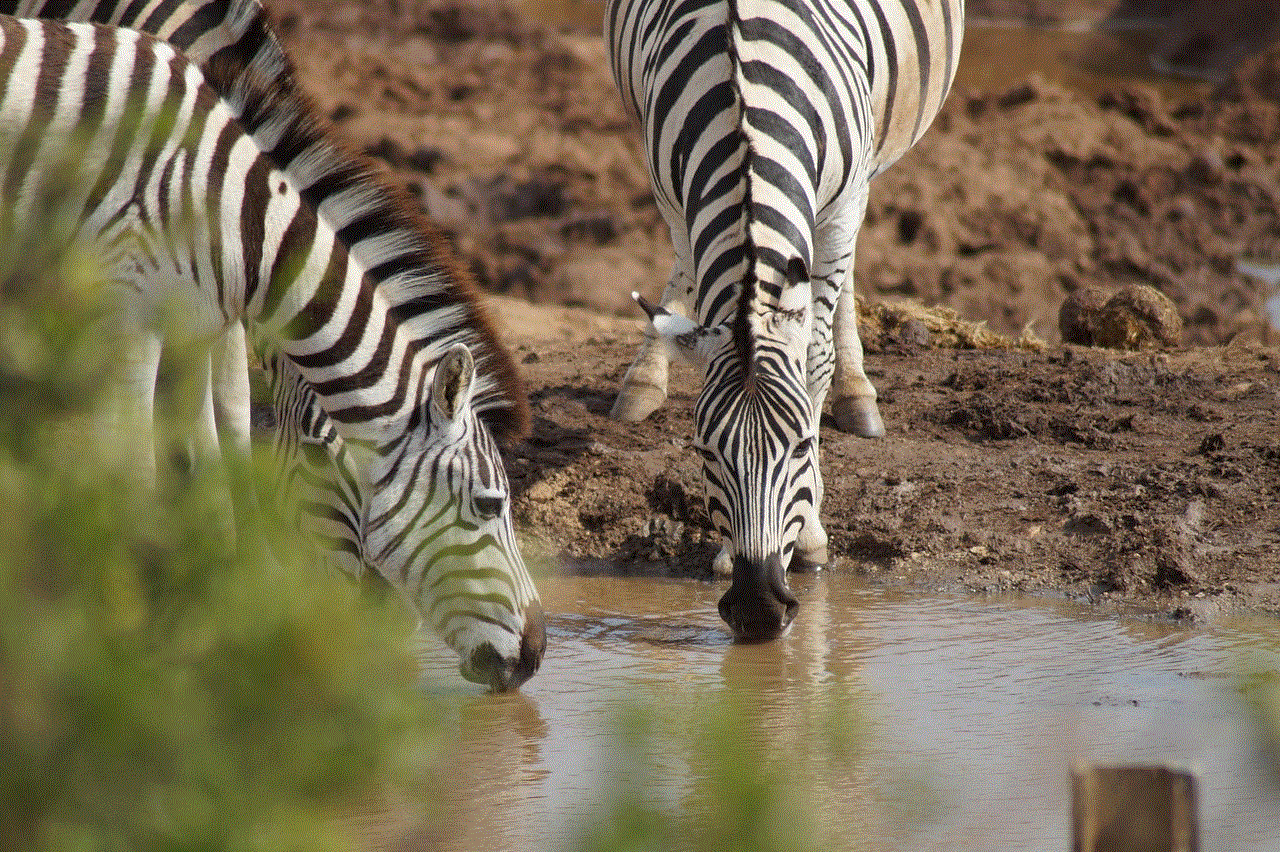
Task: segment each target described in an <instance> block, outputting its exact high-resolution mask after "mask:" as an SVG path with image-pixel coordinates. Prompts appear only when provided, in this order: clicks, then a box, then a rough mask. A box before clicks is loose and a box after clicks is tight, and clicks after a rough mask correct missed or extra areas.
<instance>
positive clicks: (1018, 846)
mask: <svg viewBox="0 0 1280 852" xmlns="http://www.w3.org/2000/svg"><path fill="white" fill-rule="evenodd" d="M540 585H541V587H542V591H543V599H544V602H545V603H546V606H547V610H548V612H549V614H550V628H549V646H548V647H549V650H548V653H547V657H546V660H545V662H544V664H543V668H542V671H541V672H540V673H539V674H538V676H537V677H535V678H534V679H533V680H532V681H530V682H529V683H528V684H527V685H526V687H525V690H524V692H523V693H521V694H517V695H507V696H487V695H477V694H475V693H474V692H472V691H471V690H470V687H467V686H464V685H462V684H461V681H460V679H459V678H457V677H456V676H454V675H453V674H452V669H453V665H454V664H453V660H452V658H451V654H450V653H449V652H447V651H444V650H435V651H431V652H428V654H427V668H428V673H429V674H428V679H427V682H426V685H425V687H424V688H425V689H426V691H427V692H428V693H429V695H430V696H431V697H432V698H433V699H438V700H440V702H441V704H442V706H444V707H445V708H446V715H447V725H446V727H447V730H448V731H449V738H450V740H451V741H452V746H451V749H452V753H451V758H450V761H449V764H448V766H449V777H448V778H447V779H446V781H447V783H446V785H445V786H446V787H447V788H451V789H454V790H459V791H465V794H464V795H459V796H456V797H454V798H453V800H451V801H450V802H449V803H448V804H447V806H446V814H447V816H446V818H445V819H444V821H443V822H444V823H445V824H447V825H449V827H450V828H449V831H448V832H445V833H443V834H441V833H438V832H437V833H433V834H432V835H431V837H430V841H431V847H430V848H438V849H459V850H463V849H480V848H484V849H495V850H503V849H510V850H537V849H545V850H558V849H565V848H568V844H569V842H570V839H571V837H572V836H573V833H574V831H575V829H576V827H577V826H579V825H581V823H582V822H583V821H584V820H587V819H589V818H591V816H592V815H593V814H594V813H596V810H595V809H596V807H597V806H598V804H599V803H600V802H601V801H602V799H605V798H607V796H608V793H609V792H610V789H611V785H612V784H615V783H617V779H618V778H619V777H620V775H621V776H623V777H625V775H626V773H627V772H628V771H630V770H631V767H628V766H625V765H619V763H620V762H622V763H625V761H626V760H627V759H629V758H627V757H626V754H627V753H626V752H625V750H621V749H620V747H619V742H618V740H617V739H616V737H615V732H616V727H617V719H618V716H619V713H621V712H622V711H623V710H624V708H626V707H628V706H630V703H629V702H631V701H632V700H633V699H637V700H639V701H640V702H642V703H643V704H644V705H646V706H650V707H653V708H655V710H656V713H657V715H660V716H662V718H663V719H664V720H665V721H664V722H662V723H661V724H660V725H659V726H658V727H659V731H658V733H659V742H658V743H657V744H656V745H655V746H654V755H653V759H654V765H655V766H656V767H657V771H658V773H659V774H658V776H657V777H656V778H654V779H653V784H654V786H655V787H658V788H660V789H657V790H656V794H657V795H658V796H659V797H660V798H665V800H667V801H669V802H672V803H677V804H678V803H679V802H681V801H682V797H684V796H686V794H687V793H688V790H689V788H690V787H691V785H693V784H694V782H695V780H696V779H697V777H698V774H699V769H698V768H697V767H698V765H699V764H698V763H697V758H696V756H692V755H691V748H692V747H691V746H690V743H689V742H688V741H687V740H682V739H681V737H682V736H686V735H687V734H688V731H689V730H690V729H689V727H688V725H687V724H685V725H683V726H682V725H681V724H680V723H679V720H681V719H685V720H686V721H687V719H688V716H689V715H690V714H694V713H697V712H699V711H700V710H701V709H702V708H705V706H706V703H705V702H706V699H707V697H708V696H713V695H732V696H735V697H738V698H741V699H743V700H744V701H745V702H746V703H747V704H748V705H749V706H750V707H751V708H752V710H753V712H752V714H751V716H750V718H751V719H752V720H753V721H752V723H751V727H752V728H753V729H752V730H744V731H743V736H744V737H750V738H752V739H753V741H756V742H758V743H759V744H761V746H762V748H763V749H764V750H765V751H766V752H769V751H772V752H774V753H776V754H777V755H778V756H779V759H782V760H790V759H792V758H791V756H792V755H794V754H797V753H800V752H803V750H804V745H805V740H806V738H807V737H810V736H813V730H812V728H811V726H812V725H813V724H814V721H813V720H814V715H813V714H812V713H810V712H806V711H807V709H808V708H810V707H811V706H813V705H816V704H818V703H821V702H823V701H826V700H829V699H830V697H831V696H832V695H842V696H848V697H849V698H850V700H852V701H856V703H857V706H858V708H859V710H860V712H861V714H862V715H863V716H865V718H866V720H867V726H866V729H865V733H864V734H863V735H862V736H863V742H862V749H861V751H860V753H859V754H858V756H857V757H856V759H854V760H852V761H850V762H847V763H844V764H835V763H832V762H831V761H827V762H823V761H821V760H818V761H816V762H812V763H804V764H798V765H801V766H802V767H803V768H805V771H808V772H810V773H811V775H809V776H807V777H805V778H804V779H803V783H804V784H805V785H806V793H807V795H811V797H812V802H813V804H814V806H815V808H816V810H817V812H818V813H819V814H820V815H822V816H823V818H830V819H835V820H841V821H843V822H847V823H848V824H849V825H851V826H852V829H851V830H856V832H857V835H856V836H857V837H858V838H859V842H858V843H857V844H856V845H851V847H850V848H870V849H878V850H880V849H884V850H896V849H901V850H917V849H943V848H945V849H960V850H966V849H972V850H983V851H984V852H996V850H1020V852H1030V851H1031V850H1040V849H1043V850H1055V852H1059V850H1063V849H1066V848H1068V847H1069V843H1070V841H1069V837H1068V817H1069V809H1070V800H1069V788H1068V771H1069V767H1070V765H1071V763H1072V761H1073V760H1077V759H1082V760H1096V761H1100V762H1121V761H1127V762H1156V761H1159V762H1163V763H1174V764H1183V765H1189V766H1191V767H1192V768H1194V769H1195V770H1196V772H1197V774H1198V777H1199V779H1200V784H1201V815H1202V841H1203V848H1204V849H1205V850H1223V852H1227V850H1271V849H1275V850H1280V831H1277V829H1276V826H1280V799H1278V797H1277V796H1278V794H1277V791H1276V788H1275V787H1274V786H1272V785H1271V782H1270V778H1269V776H1268V774H1267V770H1266V769H1265V768H1264V767H1262V766H1261V764H1260V761H1259V760H1257V759H1256V757H1257V756H1256V750H1257V747H1256V745H1255V740H1254V736H1253V733H1252V728H1251V723H1250V722H1249V720H1248V718H1247V717H1246V716H1245V714H1244V713H1243V711H1242V710H1241V706H1240V702H1239V696H1238V683H1239V680H1238V673H1239V672H1240V670H1241V667H1242V666H1247V667H1250V670H1252V669H1256V668H1259V667H1261V668H1263V669H1268V670H1271V671H1274V670H1276V669H1278V668H1280V622H1276V621H1273V620H1269V619H1261V618H1260V619H1255V620H1252V621H1249V622H1242V623H1240V624H1235V625H1231V626H1222V627H1210V628H1197V629H1187V628H1180V627H1177V626H1176V625H1171V624H1168V623H1165V622H1157V621H1150V620H1142V619H1116V618H1106V619H1100V618H1096V617H1093V616H1091V615H1090V614H1089V612H1088V611H1087V610H1084V609H1081V608H1078V607H1075V606H1072V605H1070V604H1066V603H1058V602H1046V601H998V600H997V601H983V600H978V599H973V598H967V597H920V596H917V595H906V594H901V593H897V592H892V591H885V590H870V589H866V588H862V587H861V586H859V585H858V583H857V580H856V578H852V577H848V576H843V575H840V576H825V575H801V576H800V577H797V578H796V582H795V583H794V585H795V586H796V591H797V595H798V597H799V598H800V600H801V610H800V616H799V617H798V619H797V624H796V626H795V629H793V631H792V632H791V634H790V635H789V636H788V637H786V638H785V639H784V640H782V641H779V642H773V643H764V644H760V645H736V644H733V643H732V642H730V640H729V637H728V635H727V634H726V632H725V631H724V630H723V629H722V627H721V624H720V620H719V617H718V615H717V614H716V601H717V600H718V598H719V596H720V594H721V593H722V592H723V590H724V584H722V583H719V584H710V583H697V582H691V581H675V580H660V579H653V578H639V579H632V578H619V577H574V576H555V577H548V578H544V580H543V581H542V582H541V584H540ZM673 720H675V721H673ZM411 812H415V811H414V809H413V808H406V809H404V813H411ZM404 813H400V814H399V821H397V819H395V818H394V817H395V815H394V814H393V815H391V816H388V817H386V819H385V820H384V823H385V824H386V825H384V830H383V831H380V832H371V835H370V836H371V837H372V836H377V837H380V838H382V839H385V840H388V841H389V840H390V839H391V837H394V836H405V835H408V836H410V837H413V836H414V833H415V831H421V829H415V828H414V827H413V825H412V822H413V820H411V819H406V818H405V817H404ZM391 825H394V826H395V828H394V830H388V829H387V826H391ZM384 835H385V837H384ZM418 840H419V841H422V840H423V838H422V837H421V836H419V837H418ZM386 845H387V846H392V845H395V844H393V843H390V842H388V843H387V844H386ZM414 845H415V847H420V846H421V844H420V843H417V844H414ZM423 848H425V847H423Z"/></svg>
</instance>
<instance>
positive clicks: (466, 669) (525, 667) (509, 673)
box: [459, 601, 547, 692]
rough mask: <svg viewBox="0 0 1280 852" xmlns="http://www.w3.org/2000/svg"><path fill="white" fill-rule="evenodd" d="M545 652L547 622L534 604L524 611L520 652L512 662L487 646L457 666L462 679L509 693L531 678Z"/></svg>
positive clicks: (540, 610) (539, 608)
mask: <svg viewBox="0 0 1280 852" xmlns="http://www.w3.org/2000/svg"><path fill="white" fill-rule="evenodd" d="M546 648H547V622H546V616H545V615H543V612H542V607H541V606H540V605H538V603H537V602H536V601H535V602H533V603H531V604H529V606H528V607H526V608H525V614H524V632H523V633H522V634H521V636H520V650H519V652H518V654H517V656H515V657H514V658H512V657H504V656H503V655H502V654H499V653H498V651H497V649H496V648H494V647H493V645H492V644H490V643H489V642H486V643H484V644H483V645H481V646H480V647H479V648H476V649H475V650H474V651H472V652H471V654H470V656H468V657H467V658H466V659H464V660H463V662H462V664H461V665H460V666H459V670H460V671H461V672H462V676H463V677H465V678H466V679H467V680H469V681H472V682H473V683H482V684H484V685H486V686H488V687H489V688H490V689H492V690H493V691H494V692H509V691H510V690H513V689H518V688H519V687H520V685H521V684H522V683H524V682H525V681H526V680H528V679H529V678H531V677H533V674H534V672H536V671H537V670H538V666H540V665H541V664H542V654H543V652H544V651H545V650H546Z"/></svg>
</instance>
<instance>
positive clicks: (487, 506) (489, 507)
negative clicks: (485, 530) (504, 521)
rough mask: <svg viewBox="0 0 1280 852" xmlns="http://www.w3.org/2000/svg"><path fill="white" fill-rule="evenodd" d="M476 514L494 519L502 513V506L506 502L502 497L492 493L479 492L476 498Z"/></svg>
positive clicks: (488, 519) (486, 518) (485, 518)
mask: <svg viewBox="0 0 1280 852" xmlns="http://www.w3.org/2000/svg"><path fill="white" fill-rule="evenodd" d="M473 502H474V503H475V507H476V514H477V515H479V516H480V517H481V518H483V519H484V520H486V521H492V520H493V519H494V518H496V517H498V515H501V514H502V506H503V503H504V502H505V501H504V500H503V498H502V497H499V496H496V495H492V494H488V495H485V494H477V495H476V496H475V498H474V501H473Z"/></svg>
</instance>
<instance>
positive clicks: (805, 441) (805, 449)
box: [791, 436, 813, 459]
mask: <svg viewBox="0 0 1280 852" xmlns="http://www.w3.org/2000/svg"><path fill="white" fill-rule="evenodd" d="M812 448H813V437H812V436H810V437H808V438H802V439H801V440H800V441H799V442H798V443H797V444H796V446H795V449H793V450H792V451H791V457H792V458H793V459H799V458H804V457H805V456H806V455H808V454H809V450H810V449H812Z"/></svg>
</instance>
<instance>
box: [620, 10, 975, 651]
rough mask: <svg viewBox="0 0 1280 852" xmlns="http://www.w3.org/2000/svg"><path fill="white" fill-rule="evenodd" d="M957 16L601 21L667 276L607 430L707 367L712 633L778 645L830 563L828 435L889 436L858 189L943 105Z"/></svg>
mask: <svg viewBox="0 0 1280 852" xmlns="http://www.w3.org/2000/svg"><path fill="white" fill-rule="evenodd" d="M963 18H964V2H963V0H610V2H609V5H608V7H607V9H606V12H605V24H604V26H605V37H606V40H607V41H608V43H609V48H610V61H611V63H612V69H613V74H614V78H615V81H616V82H617V85H618V89H619V91H620V92H621V95H622V100H623V102H624V105H625V106H626V108H627V109H628V110H629V111H630V112H631V113H632V114H633V115H634V116H635V117H636V118H637V119H638V120H639V121H640V124H641V129H642V132H643V134H644V146H643V147H644V152H645V158H646V160H647V162H648V166H649V175H650V179H651V181H652V183H653V190H654V195H655V197H656V200H657V204H658V207H659V209H660V210H661V211H662V214H663V217H664V218H665V219H666V221H667V225H668V227H669V228H670V231H671V239H672V244H673V247H674V249H675V255H676V263H675V270H674V272H673V274H672V277H671V280H670V282H669V283H668V284H667V287H666V290H665V292H664V293H663V296H662V300H661V304H662V306H661V307H655V306H652V305H650V304H648V302H646V301H644V300H643V299H641V298H640V297H639V296H638V295H637V297H636V298H637V300H638V301H640V303H641V306H642V307H644V309H645V311H646V313H647V314H648V315H649V317H650V321H651V322H650V329H649V330H648V331H647V332H646V340H645V343H644V344H643V346H642V348H641V351H640V353H639V355H638V356H637V357H636V359H635V362H634V363H633V364H632V365H631V368H630V370H628V372H627V375H626V377H625V378H624V380H623V384H622V388H621V390H620V392H619V394H618V398H617V401H616V403H615V405H614V408H613V415H614V416H615V417H617V418H619V419H623V420H630V421H637V420H641V419H643V418H644V417H647V416H648V415H649V413H651V412H652V411H653V410H654V409H656V408H657V407H658V406H659V405H661V404H662V402H663V400H664V399H665V398H666V387H667V364H668V361H669V359H670V358H671V357H672V356H673V355H681V356H683V357H685V358H687V359H688V360H690V361H692V362H693V363H694V364H695V365H697V366H699V367H700V368H701V370H702V375H703V384H702V389H701V391H700V393H699V396H698V400H697V403H696V406H695V418H696V437H695V446H696V447H697V450H698V452H699V453H700V454H701V455H702V458H703V465H702V470H703V476H704V480H705V483H706V488H707V509H708V512H709V514H710V515H711V518H712V521H713V523H714V524H715V525H716V527H717V528H718V530H719V531H720V534H721V535H722V536H723V537H724V547H723V549H722V550H721V553H720V555H719V556H718V557H717V558H716V562H717V567H719V568H721V569H722V570H723V569H730V570H731V571H732V576H733V580H732V584H731V586H730V588H729V590H728V592H726V593H725V595H724V597H723V598H722V599H721V600H720V607H719V608H720V614H721V616H722V617H723V618H724V619H725V621H726V622H728V623H729V625H730V627H731V628H732V629H733V631H734V633H735V635H737V636H738V637H740V638H744V639H767V638H772V637H775V636H778V635H780V634H781V633H782V632H783V631H785V630H786V629H787V627H788V626H789V625H790V623H791V620H792V618H793V617H794V615H795V612H796V609H797V603H796V599H795V597H794V596H793V595H792V594H791V592H790V590H789V589H788V586H787V581H786V573H785V572H786V569H787V568H788V567H789V565H790V564H791V562H792V560H793V558H794V559H796V560H799V562H801V563H808V564H814V565H820V564H823V563H825V562H826V561H827V536H826V532H825V531H824V530H823V528H822V524H821V521H820V520H819V514H818V513H819V508H820V506H821V504H822V489H823V483H822V473H821V470H820V469H819V457H818V425H819V418H820V415H821V412H822V406H823V402H824V400H825V398H826V396H827V392H828V390H829V389H830V388H831V387H832V384H833V382H834V386H835V396H834V397H833V401H832V409H833V413H834V415H835V420H836V423H837V425H838V426H839V427H840V428H841V429H842V430H845V431H851V432H856V433H858V434H860V435H863V436H867V437H878V436H880V435H883V433H884V425H883V423H882V421H881V419H880V414H879V410H878V408H877V406H876V392H875V388H873V387H872V385H871V383H870V381H869V380H868V379H867V377H866V373H865V372H864V371H863V368H862V344H861V342H860V341H859V339H858V330H857V316H856V309H855V305H854V294H853V281H852V277H851V276H852V268H853V251H854V243H855V240H856V237H857V233H858V228H859V227H860V225H861V223H862V219H863V215H864V213H865V210H866V204H867V182H868V181H869V180H870V179H871V178H872V177H873V176H874V175H876V174H877V173H879V172H880V171H882V170H883V169H885V168H886V167H888V166H889V165H890V164H891V163H893V162H894V161H895V160H897V159H898V158H899V157H900V156H901V155H902V154H903V153H905V152H906V150H907V149H908V148H909V147H910V146H911V145H913V144H914V143H915V142H916V140H917V139H919V138H920V136H921V135H922V134H923V133H924V131H925V129H926V128H927V127H928V125H929V123H930V122H931V121H932V119H933V116H934V115H935V114H936V113H937V111H938V109H939V107H940V105H941V103H942V100H943V98H944V97H945V96H946V93H947V90H948V89H949V88H950V85H951V80H952V77H953V76H954V74H955V68H956V62H957V59H958V57H959V51H960V39H961V31H962V28H963Z"/></svg>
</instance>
